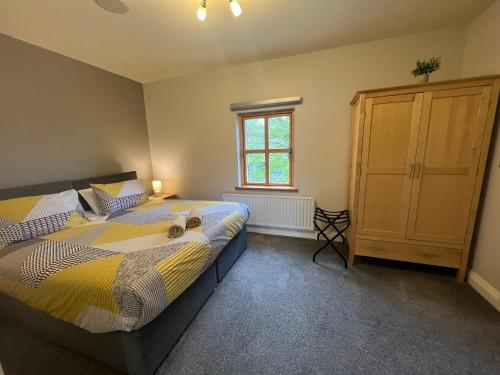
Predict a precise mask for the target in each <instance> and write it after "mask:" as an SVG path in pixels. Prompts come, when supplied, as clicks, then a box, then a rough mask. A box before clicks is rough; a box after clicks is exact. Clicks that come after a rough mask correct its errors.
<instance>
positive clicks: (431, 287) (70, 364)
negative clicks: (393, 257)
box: [0, 234, 500, 375]
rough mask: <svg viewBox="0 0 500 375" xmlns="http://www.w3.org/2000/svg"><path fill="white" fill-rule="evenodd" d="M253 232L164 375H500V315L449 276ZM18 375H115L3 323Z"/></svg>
mask: <svg viewBox="0 0 500 375" xmlns="http://www.w3.org/2000/svg"><path fill="white" fill-rule="evenodd" d="M317 246H318V244H317V243H316V242H315V241H311V240H303V239H293V238H285V237H273V236H265V235H256V234H250V236H249V247H248V250H247V251H246V252H245V253H244V254H243V256H242V257H241V258H240V260H239V261H238V262H237V263H236V265H235V266H234V267H233V269H232V270H231V271H230V272H229V274H228V275H227V276H226V278H225V279H224V281H223V282H222V284H221V285H220V286H219V287H218V288H217V290H216V291H215V292H214V294H213V295H212V296H211V298H210V299H209V300H208V302H207V303H206V304H205V306H204V307H203V309H202V310H201V311H200V313H199V314H198V316H197V317H196V319H195V320H194V321H193V323H192V324H191V326H190V327H189V328H188V330H187V331H186V332H185V334H184V335H183V337H182V338H181V339H180V341H179V342H178V344H177V345H176V347H175V348H174V349H173V351H172V352H171V353H170V355H169V356H168V357H167V359H166V360H165V362H164V363H163V364H162V365H161V367H160V368H159V370H158V372H157V373H158V374H159V375H166V374H499V373H500V313H499V312H497V311H496V310H495V309H494V308H493V307H492V306H490V305H489V304H488V303H487V302H486V301H484V300H483V299H482V298H481V297H480V296H479V295H478V294H477V293H476V292H475V291H474V290H473V289H472V288H471V287H469V286H468V285H466V284H458V283H456V282H455V280H454V279H453V277H452V274H451V273H446V272H443V271H442V270H441V269H435V268H429V267H427V268H426V267H420V266H413V265H405V264H402V263H391V262H384V261H376V260H363V259H362V260H360V261H358V262H357V263H356V266H355V267H354V268H352V269H350V270H347V271H346V270H344V269H343V266H342V263H341V261H340V259H339V258H338V256H336V255H335V254H333V252H331V251H326V252H324V253H322V254H321V255H320V256H319V257H318V263H319V264H314V263H312V261H311V256H312V254H313V252H314V250H315V249H316V248H317ZM0 361H1V362H2V365H3V367H4V370H5V372H6V374H7V375H11V374H23V375H31V374H51V375H55V374H68V373H70V374H71V375H78V374H113V373H114V372H113V371H112V370H110V369H108V368H106V367H105V366H102V365H100V364H98V363H96V362H93V361H91V360H89V359H86V358H83V357H80V356H78V355H76V354H74V353H71V352H69V351H67V350H65V349H62V348H60V347H58V346H55V345H52V344H49V343H45V342H43V341H41V340H39V339H36V338H33V337H31V336H30V335H28V334H26V333H24V332H20V331H15V330H12V329H9V328H7V327H4V326H0Z"/></svg>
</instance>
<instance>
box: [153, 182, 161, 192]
mask: <svg viewBox="0 0 500 375" xmlns="http://www.w3.org/2000/svg"><path fill="white" fill-rule="evenodd" d="M153 191H154V192H155V193H160V192H161V181H160V180H154V181H153Z"/></svg>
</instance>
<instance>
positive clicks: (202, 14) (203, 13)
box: [196, 0, 207, 21]
mask: <svg viewBox="0 0 500 375" xmlns="http://www.w3.org/2000/svg"><path fill="white" fill-rule="evenodd" d="M196 16H197V17H198V19H199V20H200V21H205V18H207V2H206V0H202V1H201V2H200V5H199V6H198V11H197V12H196Z"/></svg>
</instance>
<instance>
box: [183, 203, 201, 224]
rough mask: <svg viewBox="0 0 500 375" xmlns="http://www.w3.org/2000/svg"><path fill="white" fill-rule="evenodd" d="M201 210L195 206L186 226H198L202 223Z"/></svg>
mask: <svg viewBox="0 0 500 375" xmlns="http://www.w3.org/2000/svg"><path fill="white" fill-rule="evenodd" d="M201 218H202V215H201V210H200V209H199V208H194V209H192V210H191V212H190V213H189V215H188V217H187V221H186V227H187V228H196V227H199V226H200V225H201Z"/></svg>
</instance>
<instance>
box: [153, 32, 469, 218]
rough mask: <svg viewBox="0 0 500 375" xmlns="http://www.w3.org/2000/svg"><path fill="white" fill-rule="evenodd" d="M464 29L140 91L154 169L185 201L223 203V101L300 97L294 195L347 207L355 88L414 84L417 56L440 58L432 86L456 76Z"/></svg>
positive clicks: (228, 144) (233, 162) (230, 160)
mask: <svg viewBox="0 0 500 375" xmlns="http://www.w3.org/2000/svg"><path fill="white" fill-rule="evenodd" d="M464 41H465V28H450V29H442V30H437V31H432V32H426V33H420V34H413V35H407V36H401V37H397V38H390V39H383V40H378V41H373V42H367V43H362V44H356V45H351V46H347V47H341V48H335V49H330V50H325V51H320V52H315V53H309V54H303V55H299V56H294V57H288V58H283V59H278V60H271V61H266V62H260V63H255V64H248V65H242V66H236V67H230V68H226V69H224V70H218V71H207V72H206V73H205V74H200V75H193V76H185V77H177V78H172V79H167V80H162V81H156V82H152V83H146V84H145V85H144V95H145V101H146V113H147V122H148V130H149V140H150V147H151V156H152V162H153V172H154V175H155V177H156V178H159V179H163V180H166V182H167V190H171V191H173V192H175V193H177V194H178V195H180V196H182V197H191V198H201V199H220V198H221V194H222V192H224V191H233V190H234V187H235V185H236V184H237V181H238V171H237V152H236V127H235V115H234V114H233V113H231V112H230V111H229V104H230V103H234V102H243V101H250V100H259V99H270V98H279V97H284V96H292V95H300V96H303V97H304V104H303V105H301V106H298V107H297V108H296V117H295V118H296V125H295V134H296V138H295V161H296V163H295V164H296V165H295V177H296V178H295V179H296V185H297V187H298V189H299V193H298V194H299V195H307V196H314V197H315V198H316V199H317V202H318V204H319V205H320V206H322V207H324V208H326V209H332V210H334V209H342V208H345V207H346V201H347V185H348V183H347V181H348V171H349V160H348V159H349V148H350V126H351V125H350V105H349V102H350V100H351V98H352V97H353V95H354V93H355V92H356V91H357V90H360V89H367V88H377V87H384V86H392V85H400V84H407V83H412V82H414V78H413V77H412V76H411V75H410V71H411V70H412V68H413V67H414V64H415V60H416V59H417V58H428V57H431V56H441V57H442V60H443V68H442V70H441V71H439V72H437V73H436V74H435V75H433V76H432V79H433V80H443V79H450V78H457V77H459V76H460V72H461V67H462V64H461V60H462V56H463V46H464Z"/></svg>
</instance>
